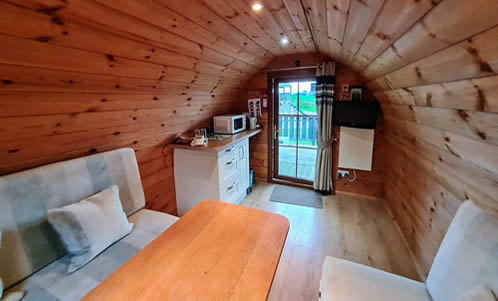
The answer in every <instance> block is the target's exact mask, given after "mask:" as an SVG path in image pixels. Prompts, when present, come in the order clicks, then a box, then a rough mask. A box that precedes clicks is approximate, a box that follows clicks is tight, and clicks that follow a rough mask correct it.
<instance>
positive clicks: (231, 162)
mask: <svg viewBox="0 0 498 301" xmlns="http://www.w3.org/2000/svg"><path fill="white" fill-rule="evenodd" d="M233 162H235V159H233V160H232V161H229V162H227V165H228V166H230V165H232V164H233Z"/></svg>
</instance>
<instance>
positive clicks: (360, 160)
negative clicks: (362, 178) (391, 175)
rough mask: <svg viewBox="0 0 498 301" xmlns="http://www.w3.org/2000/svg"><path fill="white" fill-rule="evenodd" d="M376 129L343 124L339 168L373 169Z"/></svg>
mask: <svg viewBox="0 0 498 301" xmlns="http://www.w3.org/2000/svg"><path fill="white" fill-rule="evenodd" d="M374 131H375V130H371V129H357V128H350V127H345V126H341V134H340V135H341V136H340V140H339V168H350V169H357V170H368V171H371V170H372V155H373V145H374Z"/></svg>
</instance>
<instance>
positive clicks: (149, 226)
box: [7, 209, 178, 301]
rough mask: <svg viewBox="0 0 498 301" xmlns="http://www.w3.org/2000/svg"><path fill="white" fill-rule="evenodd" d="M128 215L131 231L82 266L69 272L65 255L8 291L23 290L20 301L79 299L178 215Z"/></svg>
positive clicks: (143, 213)
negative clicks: (23, 294) (22, 296)
mask: <svg viewBox="0 0 498 301" xmlns="http://www.w3.org/2000/svg"><path fill="white" fill-rule="evenodd" d="M128 219H129V221H130V222H131V223H133V224H134V227H133V230H132V231H131V233H130V234H128V235H127V236H125V237H123V238H122V239H120V240H119V241H117V242H116V243H114V244H113V245H111V246H110V247H109V248H107V249H106V250H105V251H104V252H102V253H100V254H99V255H97V256H96V257H95V258H94V259H93V260H92V261H90V262H89V263H88V264H86V265H85V266H84V267H82V268H81V269H79V270H77V271H76V272H74V273H72V274H68V273H67V266H68V264H69V256H64V257H62V258H60V259H58V260H57V261H55V262H53V263H51V264H49V265H48V266H46V267H44V268H43V269H41V270H40V271H38V272H36V273H34V274H33V275H31V276H30V277H28V278H27V279H26V280H24V281H22V282H21V283H19V284H18V285H16V286H14V287H13V288H11V289H9V290H8V291H7V292H12V291H15V290H23V291H26V292H27V295H26V297H24V299H23V301H35V300H36V301H66V300H67V301H73V300H79V299H81V298H82V297H83V296H85V295H86V294H87V293H88V292H90V291H91V290H92V289H94V288H95V287H96V286H97V285H98V284H99V283H100V282H102V281H103V280H104V279H106V278H107V277H109V276H110V275H111V274H112V273H114V271H116V270H117V269H118V268H119V267H121V266H122V265H123V264H125V263H126V262H127V261H128V260H130V259H131V258H132V257H133V256H135V255H136V254H137V253H138V252H139V251H140V250H141V249H143V248H144V247H145V246H146V245H148V244H149V243H150V242H151V241H152V240H154V239H155V238H156V237H157V236H158V235H159V234H161V233H162V232H163V231H164V230H166V229H167V228H169V227H170V226H171V225H172V224H174V223H175V222H176V221H177V220H178V217H176V216H173V215H169V214H166V213H162V212H157V211H152V210H148V209H142V210H140V211H138V212H136V213H134V214H133V215H131V216H130V217H129V218H128Z"/></svg>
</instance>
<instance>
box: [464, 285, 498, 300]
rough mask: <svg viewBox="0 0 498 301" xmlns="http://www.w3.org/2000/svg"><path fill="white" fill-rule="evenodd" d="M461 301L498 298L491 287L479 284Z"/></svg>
mask: <svg viewBox="0 0 498 301" xmlns="http://www.w3.org/2000/svg"><path fill="white" fill-rule="evenodd" d="M460 301H496V298H495V295H494V294H493V292H492V291H491V290H490V289H489V288H487V287H484V286H477V287H475V288H474V289H472V290H470V291H469V292H467V293H466V294H465V296H464V297H463V298H462V299H460Z"/></svg>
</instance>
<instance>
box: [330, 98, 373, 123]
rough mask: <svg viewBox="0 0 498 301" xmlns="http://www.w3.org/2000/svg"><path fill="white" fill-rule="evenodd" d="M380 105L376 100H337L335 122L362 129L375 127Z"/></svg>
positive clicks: (334, 112) (335, 103) (334, 111)
mask: <svg viewBox="0 0 498 301" xmlns="http://www.w3.org/2000/svg"><path fill="white" fill-rule="evenodd" d="M378 113H379V105H378V103H376V102H352V101H335V102H334V110H333V123H334V125H338V126H347V127H353V128H361V129H375V127H376V124H377V115H378Z"/></svg>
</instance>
